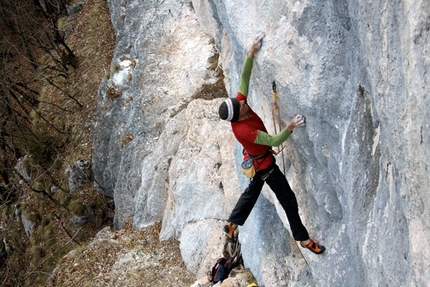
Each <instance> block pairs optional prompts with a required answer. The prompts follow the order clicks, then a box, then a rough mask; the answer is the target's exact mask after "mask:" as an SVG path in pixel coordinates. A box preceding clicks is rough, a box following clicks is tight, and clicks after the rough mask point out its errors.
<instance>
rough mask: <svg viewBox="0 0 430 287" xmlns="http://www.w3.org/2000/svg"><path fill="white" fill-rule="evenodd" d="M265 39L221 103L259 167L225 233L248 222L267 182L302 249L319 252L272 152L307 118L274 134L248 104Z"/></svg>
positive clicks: (225, 116) (223, 116)
mask: <svg viewBox="0 0 430 287" xmlns="http://www.w3.org/2000/svg"><path fill="white" fill-rule="evenodd" d="M263 38H264V34H259V35H258V36H257V37H256V39H255V41H254V42H253V44H252V45H251V48H250V49H249V51H248V53H247V55H246V57H245V61H244V63H243V66H242V74H241V78H240V84H239V92H238V93H237V95H236V97H235V98H228V99H226V100H225V101H223V102H222V103H221V105H220V106H219V116H220V118H221V119H223V120H227V121H230V122H231V127H232V130H233V133H234V136H235V137H236V139H237V140H238V141H239V142H240V143H241V144H242V146H243V148H244V159H246V158H248V157H250V156H251V157H254V163H253V165H254V167H255V170H256V174H255V176H254V177H253V178H252V179H251V181H250V183H249V186H248V187H247V188H246V189H245V191H244V192H243V193H242V194H241V196H240V198H239V200H238V202H237V203H236V206H235V207H234V209H233V211H232V212H231V214H230V217H229V219H228V222H227V224H226V225H225V227H224V232H225V234H226V236H227V239H228V240H230V241H232V240H234V236H233V235H234V232H235V230H236V229H237V227H238V226H239V225H243V224H244V223H245V221H246V219H247V218H248V216H249V214H250V213H251V210H252V208H253V207H254V205H255V203H256V201H257V199H258V196H259V194H260V192H261V189H262V188H263V185H264V183H265V182H266V183H267V184H268V185H269V186H270V188H271V189H272V191H273V192H274V193H275V194H276V197H277V198H278V200H279V202H280V203H281V205H282V207H283V208H284V210H285V212H286V214H287V218H288V222H289V224H290V227H291V231H292V233H293V237H294V239H295V240H296V241H300V245H301V246H302V247H303V248H307V249H309V250H310V251H312V252H313V253H316V254H320V253H323V252H324V251H325V247H324V246H322V245H319V244H318V243H316V242H314V241H313V240H312V239H311V238H309V234H308V231H307V230H306V228H305V226H304V225H303V224H302V221H301V219H300V216H299V212H298V206H297V200H296V197H295V195H294V192H293V191H292V190H291V188H290V185H289V184H288V181H287V179H286V177H285V176H284V174H283V173H282V172H281V171H280V169H279V167H278V165H277V164H276V162H275V158H274V156H273V154H272V153H271V147H273V146H275V147H276V146H279V145H281V144H282V143H283V142H284V141H285V140H287V138H288V137H289V136H290V134H291V133H292V132H293V129H294V128H299V127H303V126H304V125H305V117H304V116H302V115H297V116H295V117H294V118H293V119H291V120H290V121H289V122H288V123H287V126H286V127H285V129H283V130H281V131H280V132H279V133H278V134H276V135H274V136H271V135H269V134H268V133H267V130H266V128H265V126H264V123H263V121H262V120H261V119H260V117H259V116H258V115H257V114H256V113H255V112H254V111H253V110H252V109H251V108H250V107H249V106H248V103H247V96H248V88H249V80H250V77H251V71H252V66H253V60H254V55H255V53H257V52H258V51H259V50H260V48H261V45H262V40H263Z"/></svg>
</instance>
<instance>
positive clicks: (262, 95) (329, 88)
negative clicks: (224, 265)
mask: <svg viewBox="0 0 430 287" xmlns="http://www.w3.org/2000/svg"><path fill="white" fill-rule="evenodd" d="M108 2H109V5H110V11H111V15H112V22H113V24H114V28H115V31H116V34H117V47H116V51H115V54H114V58H113V60H112V70H111V74H110V78H109V80H105V81H104V82H103V83H102V84H101V85H100V89H99V107H98V123H97V128H96V131H95V138H94V156H93V163H92V164H93V167H94V177H95V180H96V182H97V188H98V189H99V190H100V192H103V193H104V194H107V195H110V196H112V197H113V198H114V199H115V205H116V213H115V225H116V227H117V228H120V227H122V226H123V225H124V224H125V222H127V221H132V222H133V225H134V226H135V227H136V228H140V227H143V226H146V225H150V224H153V223H154V222H156V221H162V222H163V227H162V231H161V235H160V236H161V238H162V239H165V238H170V237H175V238H178V239H180V240H181V248H182V256H183V259H184V262H185V263H186V265H187V267H188V268H189V270H190V271H191V272H193V273H194V274H196V276H202V275H203V274H204V273H205V272H207V271H208V267H209V266H211V265H212V264H213V262H214V261H213V259H214V258H216V257H217V256H218V255H219V256H221V254H215V255H214V253H217V252H219V250H220V249H219V244H220V242H221V237H222V231H221V227H222V225H223V222H224V220H225V219H226V218H227V217H228V215H229V212H230V211H231V210H232V208H233V207H234V204H235V202H236V200H237V199H238V197H239V196H240V193H241V190H243V189H244V188H245V187H246V186H247V183H248V180H247V179H246V178H245V177H244V176H243V175H241V174H240V172H239V171H238V170H239V169H238V168H237V167H238V164H239V162H240V161H241V152H242V148H241V147H240V145H239V144H238V143H237V142H235V140H234V137H233V136H232V134H231V129H230V126H229V124H228V123H226V122H223V121H220V120H219V119H218V115H217V112H218V105H219V103H220V102H221V101H222V98H225V97H227V96H235V95H236V93H237V89H238V85H239V77H240V70H241V66H242V63H243V60H244V57H245V54H246V51H247V49H248V48H249V46H250V45H251V43H252V41H253V38H254V36H255V35H256V33H257V32H264V33H265V35H266V37H265V38H264V41H263V47H262V49H261V51H260V52H259V53H258V54H257V55H256V57H255V60H254V68H253V74H252V78H251V86H250V94H249V103H250V105H251V106H252V108H253V109H254V110H255V111H256V112H257V113H258V114H259V115H260V116H261V117H262V119H263V120H264V122H265V123H266V126H267V128H268V130H269V131H270V132H273V125H272V110H271V109H272V106H273V98H272V91H271V83H272V81H273V80H275V81H276V83H277V95H278V102H277V104H278V106H279V107H280V110H281V118H282V125H285V124H286V123H287V122H288V120H289V119H290V118H292V117H293V116H295V115H296V114H297V113H301V114H304V115H306V118H307V126H306V127H305V128H302V129H296V130H295V131H294V133H293V134H292V136H291V137H290V138H289V139H288V141H287V142H286V150H285V152H284V160H285V168H286V176H287V179H288V180H289V182H290V185H291V187H292V188H293V190H294V191H295V193H296V196H297V199H298V203H299V209H300V213H301V216H302V219H303V222H304V223H305V225H306V226H307V228H308V229H309V232H310V235H311V236H312V237H313V238H315V239H317V240H319V241H320V242H321V243H323V244H324V245H325V246H326V248H327V251H326V253H325V254H324V255H320V256H317V255H314V254H312V253H310V252H309V251H306V250H302V252H303V255H304V257H305V259H306V261H305V260H304V259H303V258H302V255H301V253H299V251H298V247H297V245H296V244H295V242H294V240H293V239H292V237H291V233H290V231H289V225H288V221H287V220H286V216H285V213H284V211H283V210H282V208H281V207H280V205H279V204H278V202H277V200H276V198H275V197H274V195H273V193H272V192H271V191H270V190H269V189H267V188H265V189H264V190H263V192H262V196H261V197H260V199H259V201H258V202H257V204H256V206H255V208H254V210H253V212H252V213H251V216H250V217H249V219H248V221H247V222H246V224H245V225H244V226H243V227H241V228H240V240H241V243H242V252H243V259H244V262H245V265H246V267H248V268H250V270H251V271H252V273H253V274H254V276H255V277H256V279H257V280H258V282H259V284H260V285H264V286H309V285H316V286H372V285H378V286H425V285H426V284H427V282H429V281H430V274H429V272H428V270H430V259H429V258H430V248H428V246H429V243H430V242H429V239H428V238H430V206H429V205H430V204H429V201H428V200H427V199H428V198H429V196H430V189H429V188H428V186H429V183H430V182H429V181H430V180H429V177H428V176H427V171H428V162H429V160H430V152H429V148H428V147H429V141H430V136H429V135H430V126H429V123H428V119H429V118H430V112H429V110H428V106H429V104H430V100H429V97H428V94H429V93H428V88H429V79H430V75H429V70H430V60H429V59H430V43H429V41H430V39H429V38H430V30H429V27H430V2H429V1H425V0H415V1H414V0H407V1H403V2H396V3H392V2H389V1H373V2H363V1H357V0H350V1H323V2H321V1H315V0H314V1H312V0H307V1H284V2H282V3H280V2H279V1H233V0H225V1H210V0H193V1H191V2H189V1H174V0H165V1H108ZM275 2H276V3H275ZM223 83H224V85H225V90H224V89H223V87H224V86H223V85H222V84H223ZM277 162H278V164H279V165H280V166H281V168H282V167H283V165H282V162H283V161H282V158H281V156H278V158H277ZM209 235H212V236H209ZM196 243H198V245H197V246H196ZM196 258H198V260H197V259H196Z"/></svg>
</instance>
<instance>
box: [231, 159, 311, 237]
mask: <svg viewBox="0 0 430 287" xmlns="http://www.w3.org/2000/svg"><path fill="white" fill-rule="evenodd" d="M270 171H271V172H270ZM269 172H270V174H269V175H268V176H267V174H268V173H269ZM266 177H267V178H266ZM264 182H266V183H267V184H268V185H269V186H270V188H271V189H272V191H273V192H274V193H275V195H276V197H277V198H278V200H279V203H280V204H281V205H282V207H283V208H284V210H285V213H286V214H287V218H288V222H289V223H290V227H291V231H292V233H293V237H294V239H295V240H297V241H304V240H307V239H309V234H308V231H307V230H306V228H305V226H304V225H303V224H302V221H301V219H300V216H299V209H298V206H297V199H296V196H295V195H294V192H293V191H292V190H291V187H290V185H289V184H288V181H287V179H286V178H285V176H284V174H283V173H282V172H281V171H280V170H279V167H278V165H276V163H274V164H273V165H272V166H271V167H269V168H267V169H265V170H261V171H258V172H257V174H256V175H255V177H254V178H253V179H251V182H250V184H249V186H248V187H247V188H246V189H245V191H244V192H243V193H242V195H241V196H240V198H239V201H238V202H237V203H236V206H235V207H234V209H233V211H232V212H231V215H230V218H229V219H228V221H230V222H232V223H235V224H237V225H243V224H244V223H245V221H246V219H247V218H248V216H249V214H250V213H251V210H252V208H253V207H254V205H255V203H256V202H257V199H258V196H259V195H260V193H261V189H262V188H263V185H264Z"/></svg>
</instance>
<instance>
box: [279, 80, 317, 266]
mask: <svg viewBox="0 0 430 287" xmlns="http://www.w3.org/2000/svg"><path fill="white" fill-rule="evenodd" d="M272 91H273V108H272V120H273V127H274V130H275V134H277V133H278V129H279V131H281V130H282V126H281V110H280V109H279V107H278V103H277V95H276V82H275V81H273V82H272ZM284 148H285V145H284V144H283V143H282V145H281V146H280V147H279V146H278V147H277V151H273V154H275V155H278V154H279V153H281V157H282V167H283V171H284V175H285V176H286V167H285V159H284ZM294 243H295V244H296V246H297V249H298V250H299V252H300V255H301V256H302V258H303V260H305V263H306V265H307V266H308V267H309V269H311V267H310V266H309V263H308V261H307V260H306V258H305V256H304V255H303V253H302V250H301V249H300V247H299V245H298V244H297V242H296V241H295V240H294Z"/></svg>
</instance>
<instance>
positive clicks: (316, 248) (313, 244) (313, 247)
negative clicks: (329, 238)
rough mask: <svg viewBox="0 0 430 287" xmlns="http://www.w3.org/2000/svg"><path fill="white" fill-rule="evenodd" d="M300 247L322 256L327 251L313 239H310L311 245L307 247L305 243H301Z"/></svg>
mask: <svg viewBox="0 0 430 287" xmlns="http://www.w3.org/2000/svg"><path fill="white" fill-rule="evenodd" d="M300 245H301V246H302V247H303V248H306V249H309V250H310V251H312V252H313V253H315V254H321V253H323V252H324V251H325V247H324V246H322V245H319V244H318V243H316V242H314V241H313V240H312V239H309V243H308V244H307V245H306V244H304V243H303V241H300Z"/></svg>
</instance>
